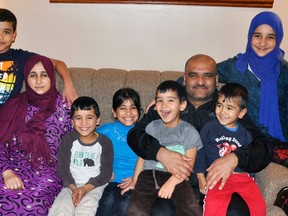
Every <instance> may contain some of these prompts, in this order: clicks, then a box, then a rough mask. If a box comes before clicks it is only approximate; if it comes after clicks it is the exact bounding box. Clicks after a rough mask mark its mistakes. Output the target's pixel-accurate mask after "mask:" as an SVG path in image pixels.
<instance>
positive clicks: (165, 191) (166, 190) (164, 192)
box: [158, 182, 175, 199]
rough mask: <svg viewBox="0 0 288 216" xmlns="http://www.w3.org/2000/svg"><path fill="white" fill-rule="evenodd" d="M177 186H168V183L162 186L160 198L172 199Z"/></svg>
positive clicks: (159, 193)
mask: <svg viewBox="0 0 288 216" xmlns="http://www.w3.org/2000/svg"><path fill="white" fill-rule="evenodd" d="M174 189H175V186H173V185H172V184H168V183H167V182H166V183H165V184H163V185H162V187H161V188H160V190H159V192H158V196H159V197H161V198H163V199H170V198H171V197H172V194H173V192H174Z"/></svg>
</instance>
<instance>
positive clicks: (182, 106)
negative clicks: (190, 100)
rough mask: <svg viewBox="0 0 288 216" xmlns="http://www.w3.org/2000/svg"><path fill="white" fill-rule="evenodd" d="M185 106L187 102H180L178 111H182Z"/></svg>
mask: <svg viewBox="0 0 288 216" xmlns="http://www.w3.org/2000/svg"><path fill="white" fill-rule="evenodd" d="M186 106H187V101H186V100H184V101H182V102H181V104H180V111H181V112H182V111H184V110H185V108H186Z"/></svg>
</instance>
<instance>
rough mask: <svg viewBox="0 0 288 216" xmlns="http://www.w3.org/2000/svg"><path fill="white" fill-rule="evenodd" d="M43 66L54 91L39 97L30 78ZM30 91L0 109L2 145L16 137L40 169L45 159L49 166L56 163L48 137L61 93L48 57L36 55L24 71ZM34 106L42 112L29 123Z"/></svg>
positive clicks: (14, 98) (27, 89)
mask: <svg viewBox="0 0 288 216" xmlns="http://www.w3.org/2000/svg"><path fill="white" fill-rule="evenodd" d="M38 62H41V63H42V64H43V66H44V68H45V70H46V72H47V74H48V76H49V78H50V80H51V87H50V89H49V90H48V91H47V92H46V93H44V94H42V95H39V94H37V93H36V92H35V91H33V90H32V89H31V87H30V86H29V85H28V83H27V78H28V75H29V73H30V71H31V69H32V68H33V67H34V65H35V64H36V63H38ZM24 79H25V84H26V91H25V92H22V93H20V94H19V95H17V96H15V97H13V98H11V99H9V100H8V101H7V102H6V103H5V105H4V106H3V107H1V108H0V119H1V121H2V123H1V130H0V142H10V141H11V139H12V138H13V136H14V135H16V137H17V140H18V141H19V142H21V141H22V143H23V150H24V152H25V153H26V154H27V155H28V154H31V161H32V163H33V164H34V165H35V166H39V160H38V158H41V157H42V158H43V161H44V162H46V163H53V162H54V161H53V160H52V156H51V150H50V147H49V145H48V143H47V140H46V138H45V136H44V134H45V131H46V125H45V120H46V119H47V118H48V117H49V116H51V114H52V113H53V112H54V111H55V107H56V99H57V95H58V91H57V89H56V81H55V74H54V67H53V64H52V62H51V60H50V59H49V58H47V57H45V56H40V55H35V56H32V57H31V58H29V59H28V60H27V62H26V64H25V68H24ZM28 104H31V105H32V106H36V107H39V108H40V111H39V112H37V113H35V114H34V115H33V116H32V118H31V119H30V120H28V121H27V122H25V118H26V112H27V106H28Z"/></svg>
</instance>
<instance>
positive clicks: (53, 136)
mask: <svg viewBox="0 0 288 216" xmlns="http://www.w3.org/2000/svg"><path fill="white" fill-rule="evenodd" d="M38 111H39V108H37V107H34V106H31V105H28V109H27V115H26V121H27V120H29V119H30V118H31V117H32V116H33V114H34V113H36V112H38ZM45 124H46V133H45V137H46V139H47V141H48V143H49V145H50V148H51V152H52V155H53V157H55V159H56V158H57V151H58V147H59V144H60V140H61V138H62V136H63V135H64V134H66V133H67V132H70V131H71V130H72V124H71V119H70V110H69V108H68V105H67V103H66V102H65V103H63V102H62V97H61V96H60V95H58V97H57V102H56V111H55V112H54V113H53V114H52V115H51V116H50V117H49V118H48V119H46V122H45ZM39 160H40V161H41V159H39ZM7 169H11V170H13V171H14V172H15V173H16V174H17V175H19V176H20V178H21V179H22V181H23V183H24V185H25V189H23V190H9V189H6V188H5V185H4V181H3V179H2V175H1V177H0V216H2V215H3V216H4V215H5V216H12V215H15V216H25V215H27V216H28V215H29V216H40V215H41V216H44V215H47V214H48V211H49V208H50V207H51V205H52V204H53V201H54V199H55V197H56V196H57V194H58V193H59V192H60V190H61V188H62V184H61V181H60V179H59V178H58V176H57V173H56V164H55V165H50V166H47V165H46V166H45V165H43V163H41V165H40V167H39V168H35V167H34V166H31V163H30V161H29V155H27V154H25V153H24V152H23V151H22V150H21V141H20V142H19V141H17V140H16V138H15V139H14V140H13V141H12V142H10V143H0V173H2V172H4V171H5V170H7Z"/></svg>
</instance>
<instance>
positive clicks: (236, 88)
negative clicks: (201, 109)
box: [218, 83, 249, 109]
mask: <svg viewBox="0 0 288 216" xmlns="http://www.w3.org/2000/svg"><path fill="white" fill-rule="evenodd" d="M220 95H223V96H224V97H225V99H232V98H239V106H240V108H241V109H244V108H246V107H247V101H248V99H249V95H248V91H247V89H246V88H245V87H244V86H242V85H240V84H239V83H227V84H225V85H224V86H222V88H221V89H220V91H219V93H218V97H219V96H220Z"/></svg>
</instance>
